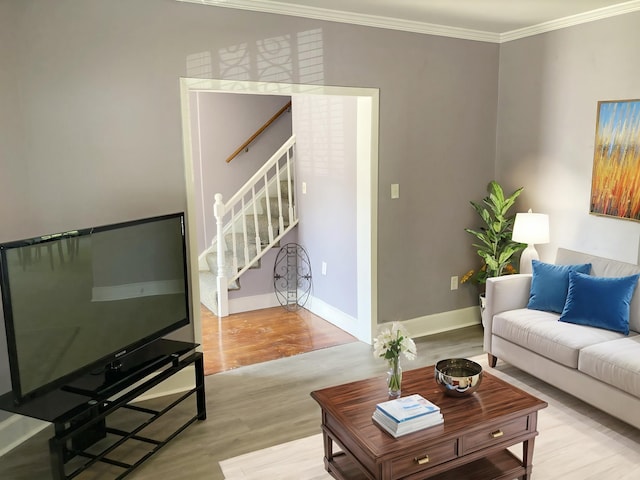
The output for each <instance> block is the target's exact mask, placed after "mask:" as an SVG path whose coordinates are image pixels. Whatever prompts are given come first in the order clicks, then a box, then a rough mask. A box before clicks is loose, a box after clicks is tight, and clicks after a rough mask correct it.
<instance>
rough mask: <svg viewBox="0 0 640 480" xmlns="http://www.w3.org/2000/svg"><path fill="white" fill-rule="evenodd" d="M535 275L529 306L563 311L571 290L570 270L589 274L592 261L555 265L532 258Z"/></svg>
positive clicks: (536, 308) (537, 308)
mask: <svg viewBox="0 0 640 480" xmlns="http://www.w3.org/2000/svg"><path fill="white" fill-rule="evenodd" d="M531 266H532V270H533V277H532V279H531V293H530V294H529V304H528V305H527V308H531V309H534V310H544V311H547V312H556V313H562V309H563V308H564V304H565V301H566V300H567V292H568V290H569V272H571V271H576V272H580V273H586V274H588V273H589V272H590V271H591V264H590V263H582V264H578V265H553V264H550V263H544V262H541V261H539V260H532V261H531Z"/></svg>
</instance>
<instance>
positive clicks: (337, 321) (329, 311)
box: [304, 296, 370, 343]
mask: <svg viewBox="0 0 640 480" xmlns="http://www.w3.org/2000/svg"><path fill="white" fill-rule="evenodd" d="M304 308H306V309H307V310H309V311H310V312H311V313H313V314H315V315H317V316H319V317H320V318H323V319H325V320H326V321H328V322H329V323H332V324H333V325H335V326H336V327H338V328H341V329H342V330H344V331H345V332H347V333H349V334H350V335H353V336H354V337H356V338H357V339H358V340H361V341H363V342H365V343H369V342H370V340H369V339H368V338H360V336H361V335H360V332H361V330H362V329H359V328H358V319H357V318H354V317H352V316H351V315H349V314H347V313H344V312H343V311H342V310H338V309H337V308H336V307H333V306H331V305H329V304H328V303H325V302H324V301H322V300H320V299H318V298H316V297H311V296H310V297H309V300H308V301H307V303H306V304H305V305H304Z"/></svg>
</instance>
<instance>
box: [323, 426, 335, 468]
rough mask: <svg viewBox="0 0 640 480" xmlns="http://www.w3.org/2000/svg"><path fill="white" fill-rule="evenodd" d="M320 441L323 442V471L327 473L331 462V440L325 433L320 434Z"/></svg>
mask: <svg viewBox="0 0 640 480" xmlns="http://www.w3.org/2000/svg"><path fill="white" fill-rule="evenodd" d="M322 441H323V442H324V469H325V470H326V471H327V472H328V471H329V464H330V463H331V460H333V440H331V437H330V436H329V435H328V434H327V432H322Z"/></svg>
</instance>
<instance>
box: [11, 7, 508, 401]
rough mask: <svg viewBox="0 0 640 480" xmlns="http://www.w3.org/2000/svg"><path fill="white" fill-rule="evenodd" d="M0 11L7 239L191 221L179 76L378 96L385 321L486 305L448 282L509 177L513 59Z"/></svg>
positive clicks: (209, 26)
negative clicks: (503, 121) (165, 216)
mask: <svg viewBox="0 0 640 480" xmlns="http://www.w3.org/2000/svg"><path fill="white" fill-rule="evenodd" d="M1 5H2V8H3V12H2V13H3V15H1V16H0V31H2V32H3V33H2V35H14V38H13V40H12V41H10V43H9V44H4V42H3V45H2V47H0V51H1V52H2V53H1V55H2V59H3V60H5V59H6V60H7V64H6V65H5V64H4V63H3V73H2V77H1V78H2V79H3V81H4V82H7V84H6V86H5V88H3V89H2V90H4V91H6V90H11V91H16V92H19V97H18V100H16V99H14V98H13V97H9V102H8V104H7V105H6V108H3V109H2V111H1V112H0V118H1V119H2V120H1V121H0V122H1V123H2V124H3V125H4V124H7V123H11V122H15V121H16V120H17V121H18V122H19V125H20V126H21V128H20V129H18V130H17V131H14V132H13V133H12V135H11V137H12V140H11V141H10V145H9V148H8V150H7V151H8V152H10V154H9V155H7V154H5V151H3V155H2V157H1V158H0V168H1V171H2V172H3V176H4V172H12V173H11V175H12V177H14V178H12V180H11V183H12V186H11V187H12V188H10V189H9V191H4V192H3V193H2V195H3V199H4V200H6V201H9V202H10V204H11V205H12V207H11V211H10V212H8V214H7V215H6V218H3V219H2V222H3V229H2V232H1V234H0V235H1V237H2V239H9V238H14V237H19V236H23V235H29V234H38V233H42V232H43V231H62V230H66V229H68V228H75V227H79V226H84V225H93V224H99V223H108V222H110V221H115V220H122V219H125V218H135V217H140V216H149V215H152V214H159V213H165V212H167V211H176V210H183V209H184V208H185V204H186V201H185V187H184V172H183V155H182V131H181V119H180V100H179V82H178V78H179V77H180V76H187V75H192V76H195V75H200V76H210V77H213V78H221V79H229V80H234V79H237V80H256V81H258V80H261V81H270V82H276V81H282V82H289V83H318V84H326V85H344V86H362V87H375V88H379V89H380V144H379V153H380V162H379V189H380V200H379V205H378V209H379V217H378V226H379V238H378V247H379V250H378V275H379V278H378V299H377V300H378V313H379V318H380V321H389V320H395V319H408V318H414V317H418V316H422V315H428V314H430V313H436V312H442V311H449V310H454V309H457V308H462V307H466V306H470V305H473V304H474V302H475V298H474V292H473V291H472V289H467V288H461V289H459V290H457V291H455V292H451V291H450V290H449V277H450V276H451V275H460V274H462V273H463V272H464V271H466V269H467V268H468V267H469V264H471V263H472V262H474V261H475V256H474V253H473V251H472V248H471V247H470V239H469V238H468V235H467V234H465V233H464V231H463V228H464V227H465V226H468V225H473V223H474V222H475V221H476V220H475V218H474V213H473V211H472V210H471V208H470V207H469V204H468V200H469V199H477V198H481V197H482V196H483V195H484V188H485V185H486V183H487V182H488V181H489V180H490V179H491V178H493V175H494V157H495V128H496V127H495V125H496V105H497V88H498V82H497V77H498V53H499V47H498V45H495V44H488V43H481V42H472V41H464V40H456V39H449V38H442V37H434V36H428V35H418V34H412V33H406V32H397V31H390V30H383V29H375V28H367V27H360V26H350V25H345V24H337V23H335V24H334V23H330V22H321V21H316V20H306V19H301V18H294V17H286V16H278V15H270V14H261V13H253V12H247V11H240V10H232V9H225V8H215V7H209V6H203V5H196V4H184V3H179V2H175V1H174V0H136V1H135V2H122V1H121V2H115V1H108V0H84V1H82V2H78V1H74V0H57V1H55V2H51V1H49V0H21V1H19V2H17V1H13V2H9V4H7V1H6V0H5V1H4V2H2V3H1ZM5 13H6V14H5ZM305 42H306V43H305ZM310 45H311V46H312V47H313V54H314V57H313V61H314V62H315V64H314V68H313V70H309V69H305V68H304V65H303V63H302V62H301V61H302V60H303V59H304V56H303V55H302V53H303V52H305V51H306V52H308V51H309V50H308V49H307V47H309V46H310ZM274 47H275V48H274ZM303 47H304V49H303ZM305 49H306V50H305ZM306 60H309V59H308V58H307V59H306ZM7 66H8V68H5V67H7ZM0 95H2V97H0V98H2V99H3V101H5V102H6V99H7V94H6V93H5V92H3V93H2V94H0ZM3 107H4V105H3ZM21 120H22V121H21ZM11 153H13V155H11ZM391 183H399V184H400V192H401V196H400V199H398V200H391V199H390V197H389V186H390V184H391ZM20 203H22V204H23V205H24V206H22V205H21V206H17V205H18V204H20ZM14 206H15V207H14ZM19 209H22V210H19ZM16 210H17V211H18V212H20V215H19V216H17V215H16V214H15V211H16ZM3 212H4V211H3ZM18 219H19V220H18ZM0 364H2V365H6V363H5V362H4V361H2V362H0ZM3 368H6V367H3ZM5 372H6V370H5ZM0 387H5V388H8V385H7V384H6V383H5V384H4V385H0ZM0 389H1V388H0Z"/></svg>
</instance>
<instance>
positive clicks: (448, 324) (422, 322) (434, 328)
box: [379, 306, 481, 338]
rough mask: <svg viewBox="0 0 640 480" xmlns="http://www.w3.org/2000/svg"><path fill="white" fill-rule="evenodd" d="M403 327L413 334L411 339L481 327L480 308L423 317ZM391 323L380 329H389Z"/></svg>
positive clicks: (406, 323) (404, 323)
mask: <svg viewBox="0 0 640 480" xmlns="http://www.w3.org/2000/svg"><path fill="white" fill-rule="evenodd" d="M400 323H402V325H404V326H405V327H406V329H407V330H408V331H409V333H410V334H411V337H413V338H417V337H424V336H427V335H434V334H436V333H442V332H448V331H450V330H457V329H459V328H464V327H470V326H472V325H480V323H481V320H480V307H478V306H474V307H467V308H461V309H459V310H451V311H449V312H441V313H434V314H432V315H425V316H423V317H417V318H412V319H410V320H404V321H402V322H400ZM390 325H391V323H383V324H380V326H379V327H380V328H383V327H388V326H390Z"/></svg>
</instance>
